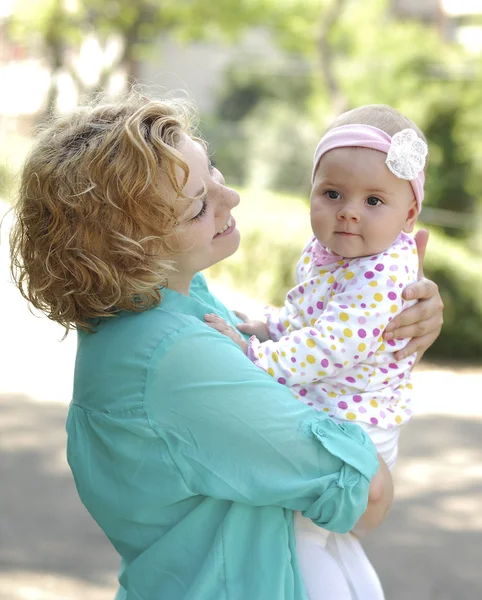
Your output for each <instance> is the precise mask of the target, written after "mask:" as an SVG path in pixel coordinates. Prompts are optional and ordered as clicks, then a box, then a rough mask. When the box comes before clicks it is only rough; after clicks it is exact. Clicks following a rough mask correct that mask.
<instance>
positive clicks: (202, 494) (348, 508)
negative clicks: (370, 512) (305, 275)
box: [67, 274, 378, 600]
mask: <svg viewBox="0 0 482 600" xmlns="http://www.w3.org/2000/svg"><path fill="white" fill-rule="evenodd" d="M207 312H216V313H217V314H219V315H220V316H222V317H224V318H225V319H227V320H228V321H229V322H231V323H233V324H234V323H236V322H237V320H236V317H235V316H234V315H233V314H232V313H231V312H229V311H228V310H227V309H226V308H225V307H224V306H223V304H221V302H219V300H217V299H216V298H215V297H214V296H212V295H211V294H210V293H209V290H208V288H207V286H206V283H205V280H204V278H203V276H202V275H200V274H199V275H197V276H196V277H195V278H194V280H193V283H192V286H191V291H190V295H189V297H188V296H183V295H181V294H179V293H177V292H174V291H172V290H163V291H162V302H161V304H160V305H159V306H158V307H156V308H154V309H151V310H149V311H147V312H144V313H128V312H124V313H121V314H120V315H119V316H118V317H117V318H111V319H105V320H104V321H103V322H102V323H101V324H100V325H99V328H98V331H97V333H95V334H88V333H84V332H79V335H78V351H77V359H76V367H75V382H74V396H73V401H72V404H71V406H70V410H69V415H68V420H67V433H68V447H67V454H68V460H69V464H70V467H71V469H72V472H73V475H74V478H75V483H76V486H77V490H78V493H79V495H80V498H81V500H82V502H83V503H84V504H85V506H86V508H87V510H88V511H89V512H90V514H91V515H92V516H93V518H94V519H95V520H96V521H97V523H98V524H99V526H100V527H101V528H102V529H103V531H104V532H105V534H106V535H107V537H108V538H109V540H110V541H111V542H112V544H113V546H114V548H115V549H116V550H117V552H118V553H119V555H120V557H121V567H120V572H119V583H120V587H119V591H118V594H117V596H116V598H117V600H247V599H249V600H305V599H306V593H305V590H304V586H303V583H302V580H301V576H300V573H299V569H298V563H297V557H296V550H295V542H294V534H293V511H295V510H298V511H301V512H302V513H303V514H304V515H305V516H306V517H308V518H310V519H312V520H313V521H314V522H315V523H316V524H318V525H320V526H323V527H326V528H327V529H329V530H332V531H338V532H346V531H349V530H350V529H351V528H352V527H353V525H354V524H355V522H356V521H357V520H358V518H359V517H360V515H361V514H362V513H363V512H364V510H365V508H366V505H367V497H368V487H369V482H370V480H371V478H372V477H373V475H374V474H375V472H376V470H377V468H378V461H377V458H376V451H375V448H374V446H373V444H372V442H371V441H370V440H369V439H368V437H367V436H366V435H365V434H364V433H363V432H362V430H361V429H360V428H359V427H358V426H356V425H352V424H346V425H335V424H334V423H333V422H332V421H331V420H330V419H329V418H327V417H326V416H325V415H323V414H321V413H316V412H315V411H314V410H312V409H311V408H309V407H307V406H305V405H303V404H301V403H300V402H297V401H296V400H295V399H294V398H293V396H292V394H291V392H290V391H289V390H288V389H287V388H285V387H284V386H282V385H279V384H278V383H276V382H275V381H274V380H273V379H272V378H271V377H270V376H269V375H267V374H266V373H265V372H263V371H262V370H260V369H259V368H258V367H256V366H255V365H253V364H252V363H251V362H250V361H249V360H248V359H247V358H246V356H245V355H244V354H243V352H242V351H241V350H240V348H239V347H238V346H237V345H236V344H234V343H233V342H232V341H231V340H230V339H229V338H227V337H225V336H223V335H221V334H219V333H218V332H217V331H215V330H213V329H211V328H210V327H208V326H207V325H205V323H204V314H205V313H207Z"/></svg>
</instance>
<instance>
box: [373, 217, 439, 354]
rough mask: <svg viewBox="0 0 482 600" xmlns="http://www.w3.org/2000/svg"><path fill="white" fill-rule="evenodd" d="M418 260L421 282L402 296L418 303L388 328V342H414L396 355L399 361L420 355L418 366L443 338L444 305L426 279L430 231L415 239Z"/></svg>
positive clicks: (434, 285) (423, 232) (393, 321)
mask: <svg viewBox="0 0 482 600" xmlns="http://www.w3.org/2000/svg"><path fill="white" fill-rule="evenodd" d="M415 241H416V243H417V250H418V256H419V265H420V268H419V280H418V281H417V282H416V283H414V284H412V285H410V286H408V287H407V288H406V289H405V291H404V292H403V297H404V298H405V300H418V302H417V304H415V305H413V306H411V307H410V308H407V309H406V310H404V311H402V312H401V313H400V314H399V315H397V316H396V317H395V318H394V319H393V320H392V321H391V323H390V325H389V326H388V327H387V328H386V330H385V334H384V337H385V339H386V340H391V339H397V338H403V339H404V338H412V339H411V340H410V342H409V343H408V344H407V345H406V346H405V348H403V350H400V351H398V352H396V353H395V359H396V360H402V359H404V358H406V357H407V356H409V355H410V354H413V353H414V352H416V353H417V362H418V361H419V360H420V359H421V358H422V356H423V354H424V352H425V351H426V350H427V349H428V348H429V347H430V346H431V345H432V344H433V343H434V341H435V340H436V339H437V338H438V336H439V335H440V331H441V329H442V324H443V308H444V305H443V302H442V298H441V297H440V293H439V291H438V286H437V284H436V283H434V282H433V281H430V280H429V279H425V278H424V277H423V259H424V256H425V250H426V248H427V242H428V231H427V230H426V229H421V230H420V231H418V232H417V235H416V236H415Z"/></svg>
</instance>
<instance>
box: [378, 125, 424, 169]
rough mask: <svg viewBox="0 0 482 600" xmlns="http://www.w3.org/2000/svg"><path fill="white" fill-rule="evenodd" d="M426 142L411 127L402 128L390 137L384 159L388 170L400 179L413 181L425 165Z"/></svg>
mask: <svg viewBox="0 0 482 600" xmlns="http://www.w3.org/2000/svg"><path fill="white" fill-rule="evenodd" d="M427 154H428V147H427V144H426V143H425V142H424V141H423V140H422V139H421V138H419V137H418V135H417V132H416V131H414V130H413V129H403V130H402V131H399V132H398V133H396V134H395V135H394V136H393V137H392V143H391V145H390V149H389V150H388V153H387V160H386V161H385V163H386V165H387V167H388V168H389V169H390V171H391V172H392V173H393V174H394V175H396V176H397V177H399V178H400V179H408V180H409V181H413V180H414V179H417V175H418V174H419V173H420V171H422V170H423V168H424V167H425V159H426V157H427Z"/></svg>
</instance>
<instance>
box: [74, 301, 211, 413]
mask: <svg viewBox="0 0 482 600" xmlns="http://www.w3.org/2000/svg"><path fill="white" fill-rule="evenodd" d="M211 331H212V330H211V329H210V328H209V327H208V326H207V325H205V324H204V323H203V322H202V320H201V318H200V316H199V315H193V314H190V313H189V312H181V311H175V310H172V307H171V308H168V307H163V303H162V302H161V304H160V305H159V306H157V307H155V308H153V309H151V310H148V311H145V312H142V313H130V314H124V315H122V316H119V317H113V318H111V319H109V320H108V321H106V322H103V323H101V324H100V326H99V327H98V328H97V330H96V332H95V333H85V332H79V335H78V347H77V356H76V364H75V376H74V402H76V403H78V404H80V405H83V406H86V407H87V406H88V407H90V408H95V407H97V408H100V409H101V410H105V409H106V408H107V407H108V408H109V410H117V409H118V408H121V409H124V408H126V407H129V408H133V407H135V406H139V405H141V404H142V393H143V389H144V387H145V380H146V378H147V376H148V373H149V371H150V370H151V369H154V368H156V367H155V363H154V362H153V356H156V360H162V356H163V355H164V354H166V353H167V352H168V351H169V349H170V347H171V346H172V345H173V344H175V343H179V342H181V341H182V342H183V345H184V346H185V347H186V348H188V347H189V345H190V340H191V339H199V338H200V337H201V338H203V345H204V346H205V347H206V352H208V347H209V344H210V342H211V343H213V342H212V340H211V336H210V335H209V334H210V332H211Z"/></svg>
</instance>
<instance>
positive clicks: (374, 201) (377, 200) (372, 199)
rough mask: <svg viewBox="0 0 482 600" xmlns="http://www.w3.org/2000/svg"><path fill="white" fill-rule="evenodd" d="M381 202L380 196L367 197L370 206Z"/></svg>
mask: <svg viewBox="0 0 482 600" xmlns="http://www.w3.org/2000/svg"><path fill="white" fill-rule="evenodd" d="M380 203H381V200H380V198H377V197H376V196H370V197H369V198H367V204H368V205H369V206H377V205H378V204H380Z"/></svg>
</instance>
